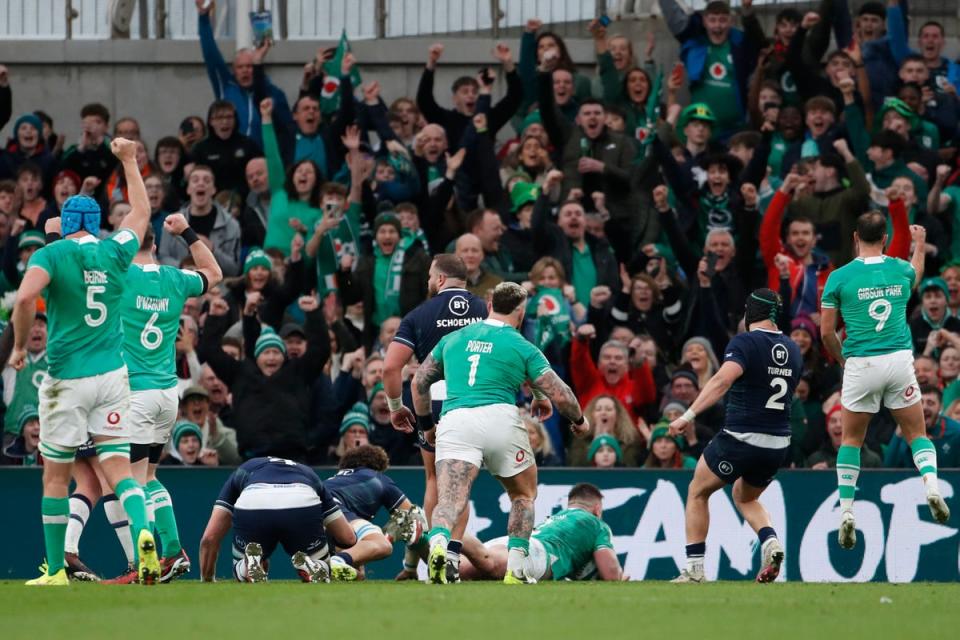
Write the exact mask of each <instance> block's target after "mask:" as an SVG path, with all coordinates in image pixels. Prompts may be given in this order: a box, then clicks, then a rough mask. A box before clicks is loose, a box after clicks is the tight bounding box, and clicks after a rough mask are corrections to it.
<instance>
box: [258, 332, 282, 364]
mask: <svg viewBox="0 0 960 640" xmlns="http://www.w3.org/2000/svg"><path fill="white" fill-rule="evenodd" d="M267 349H279V350H280V353H282V354H283V355H287V345H286V344H284V342H283V340H281V339H280V336H278V335H277V332H276V331H274V330H273V329H271V328H270V327H265V328H264V329H263V330H262V331H261V332H260V337H259V338H257V343H256V344H255V345H254V346H253V357H254V358H259V357H260V354H261V353H263V352H264V351H266V350H267Z"/></svg>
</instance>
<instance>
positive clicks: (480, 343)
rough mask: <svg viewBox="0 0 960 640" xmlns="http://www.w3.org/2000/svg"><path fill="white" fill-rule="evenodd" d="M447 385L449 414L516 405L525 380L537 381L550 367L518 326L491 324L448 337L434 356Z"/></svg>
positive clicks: (445, 407)
mask: <svg viewBox="0 0 960 640" xmlns="http://www.w3.org/2000/svg"><path fill="white" fill-rule="evenodd" d="M431 355H432V356H433V358H434V360H436V361H437V362H438V363H440V364H441V365H442V366H443V377H444V380H446V383H447V399H446V400H444V401H443V411H442V412H441V415H444V414H446V413H448V412H450V411H453V410H454V409H464V408H469V407H485V406H487V405H490V404H504V403H505V404H516V402H517V391H518V390H519V389H520V386H521V385H522V384H523V383H524V381H526V380H536V379H537V378H539V377H540V376H541V375H542V374H543V373H544V372H546V371H548V370H549V369H550V363H549V362H547V359H546V357H544V355H543V353H541V352H540V350H539V349H537V348H536V347H535V346H533V345H532V344H530V343H529V342H527V340H526V339H525V338H524V337H523V336H522V335H520V333H519V332H518V331H517V330H516V329H514V328H513V327H509V326H507V325H505V324H504V323H502V322H500V321H499V320H491V319H489V318H488V319H486V320H484V321H483V322H476V323H474V324H471V325H468V326H466V327H464V328H463V329H459V330H457V331H454V332H453V333H448V334H447V335H445V336H444V337H443V338H441V339H440V342H438V343H437V346H436V347H434V348H433V351H432V352H431Z"/></svg>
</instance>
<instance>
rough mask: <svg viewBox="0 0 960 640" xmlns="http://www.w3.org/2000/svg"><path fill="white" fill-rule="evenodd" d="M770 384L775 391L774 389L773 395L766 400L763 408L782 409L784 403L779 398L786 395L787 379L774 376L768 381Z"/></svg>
mask: <svg viewBox="0 0 960 640" xmlns="http://www.w3.org/2000/svg"><path fill="white" fill-rule="evenodd" d="M770 386H771V387H773V388H774V389H776V391H774V392H773V395H772V396H770V398H769V399H768V400H767V404H766V405H765V406H764V408H766V409H776V410H778V411H783V407H784V404H783V403H782V402H781V401H780V400H781V399H782V398H783V396H785V395H787V381H786V380H784V379H783V378H774V379H773V380H771V381H770Z"/></svg>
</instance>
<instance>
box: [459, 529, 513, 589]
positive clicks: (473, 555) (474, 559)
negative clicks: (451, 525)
mask: <svg viewBox="0 0 960 640" xmlns="http://www.w3.org/2000/svg"><path fill="white" fill-rule="evenodd" d="M463 556H464V558H463V560H461V564H460V577H462V578H463V579H464V580H503V576H504V574H506V572H507V548H506V547H505V546H503V545H499V544H498V545H493V546H491V547H487V546H486V545H485V544H483V543H482V542H480V540H478V539H477V538H475V537H473V536H471V535H466V536H464V538H463Z"/></svg>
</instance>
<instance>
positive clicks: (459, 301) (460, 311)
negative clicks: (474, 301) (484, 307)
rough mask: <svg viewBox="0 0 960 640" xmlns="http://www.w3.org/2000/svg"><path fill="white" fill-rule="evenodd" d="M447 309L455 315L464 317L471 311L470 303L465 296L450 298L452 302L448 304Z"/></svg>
mask: <svg viewBox="0 0 960 640" xmlns="http://www.w3.org/2000/svg"><path fill="white" fill-rule="evenodd" d="M447 307H448V308H449V309H450V313H452V314H453V315H455V316H463V315H466V314H467V312H468V311H470V302H469V301H468V300H467V299H466V298H464V297H463V296H453V297H452V298H450V302H449V303H447Z"/></svg>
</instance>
